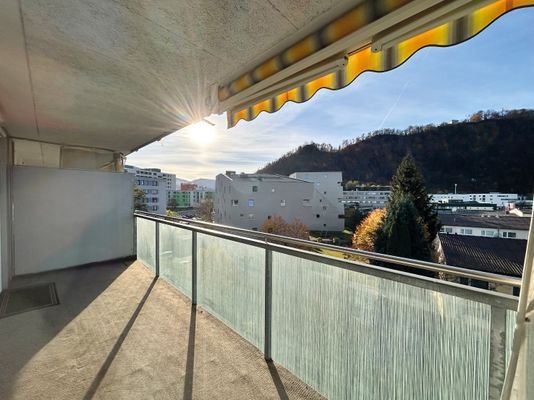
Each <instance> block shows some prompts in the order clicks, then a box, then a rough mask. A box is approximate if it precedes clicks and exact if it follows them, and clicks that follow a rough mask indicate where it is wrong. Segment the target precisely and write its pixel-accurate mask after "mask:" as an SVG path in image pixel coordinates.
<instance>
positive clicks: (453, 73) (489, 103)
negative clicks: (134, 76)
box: [127, 8, 534, 180]
mask: <svg viewBox="0 0 534 400" xmlns="http://www.w3.org/2000/svg"><path fill="white" fill-rule="evenodd" d="M533 38H534V8H527V9H520V10H515V11H512V12H511V13H508V14H507V15H505V16H503V17H501V18H500V19H498V20H497V21H496V22H494V23H493V24H492V25H490V26H489V27H488V28H487V29H486V30H484V31H483V32H481V33H480V34H479V35H477V36H476V37H474V38H473V39H471V40H468V41H467V42H464V43H462V44H460V45H457V46H453V47H448V48H425V49H422V50H420V51H419V52H417V53H416V54H415V55H414V56H413V57H412V58H411V59H409V60H408V61H407V62H406V63H405V64H403V65H401V66H400V67H398V68H396V69H394V70H392V71H388V72H384V73H373V72H366V73H364V74H363V75H361V76H360V77H358V78H357V79H356V80H355V81H354V82H353V83H352V84H351V85H349V86H348V87H346V88H344V89H341V90H338V91H330V90H325V89H323V90H320V91H319V92H318V93H317V94H316V95H315V96H314V97H313V98H312V99H311V100H309V101H308V102H306V103H302V104H294V103H288V104H286V105H284V107H282V109H281V110H280V111H278V112H276V113H274V114H267V113H262V114H261V115H260V116H258V117H257V118H256V119H255V120H253V121H250V122H247V121H241V122H239V123H238V124H237V126H236V127H234V128H232V129H226V115H225V114H223V115H212V116H210V117H209V118H208V120H209V121H211V122H212V123H214V124H215V126H213V127H211V126H209V125H208V124H206V123H200V124H195V125H194V126H190V127H187V128H184V129H181V130H180V131H177V132H175V133H173V134H171V135H169V136H167V137H165V138H164V139H162V140H161V141H159V142H155V143H153V144H150V145H148V146H146V147H144V148H142V149H140V150H139V151H137V152H135V153H132V154H131V155H129V156H128V158H127V163H128V164H131V165H136V166H139V167H145V168H147V167H156V168H161V169H162V170H163V171H165V172H171V173H174V174H176V176H177V177H179V178H183V179H190V180H192V179H195V178H210V179H214V178H215V176H216V175H217V174H219V173H221V172H224V171H226V170H234V171H237V172H255V171H256V170H258V169H259V168H261V167H263V166H265V165H266V164H267V163H268V162H271V161H274V160H276V159H277V158H279V157H280V156H282V155H283V154H285V153H287V152H288V151H290V150H292V149H294V148H296V147H298V146H299V145H302V144H304V143H306V142H308V143H309V142H311V141H314V142H317V143H330V144H332V145H333V146H338V145H339V144H341V143H342V142H343V140H345V139H353V138H356V137H358V136H361V135H362V134H365V133H367V132H371V131H374V130H377V129H381V128H396V129H404V128H406V127H408V126H410V125H426V124H429V123H434V124H439V123H441V122H445V121H450V120H452V119H458V120H461V119H464V118H466V117H467V116H468V115H471V114H472V113H474V112H476V111H478V110H488V109H492V110H501V109H514V108H534V39H533Z"/></svg>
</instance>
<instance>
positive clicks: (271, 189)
mask: <svg viewBox="0 0 534 400" xmlns="http://www.w3.org/2000/svg"><path fill="white" fill-rule="evenodd" d="M342 196H343V189H342V187H341V172H298V173H294V174H292V175H291V176H282V175H271V174H244V173H242V174H236V173H235V172H233V171H227V172H226V173H225V174H219V175H217V177H216V180H215V199H214V212H215V216H214V218H215V222H217V223H220V224H224V225H231V226H236V227H240V228H245V229H253V230H258V229H259V228H260V227H261V225H262V224H263V222H264V221H265V220H266V219H268V218H269V217H272V216H274V215H278V216H280V217H282V218H283V219H284V220H286V221H288V222H290V221H293V220H294V219H299V220H300V221H302V222H303V223H304V224H306V225H307V226H308V227H309V228H310V230H313V231H341V230H343V226H344V220H343V218H344V215H343V204H342V203H341V200H342Z"/></svg>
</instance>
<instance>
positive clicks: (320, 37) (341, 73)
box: [218, 0, 534, 128]
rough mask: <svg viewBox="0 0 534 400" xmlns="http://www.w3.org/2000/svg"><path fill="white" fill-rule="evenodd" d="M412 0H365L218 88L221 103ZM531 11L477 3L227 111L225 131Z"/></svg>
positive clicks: (502, 2)
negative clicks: (334, 67)
mask: <svg viewBox="0 0 534 400" xmlns="http://www.w3.org/2000/svg"><path fill="white" fill-rule="evenodd" d="M412 1H413V0H378V1H375V0H369V1H364V2H362V3H360V4H359V5H358V6H357V7H355V8H353V9H352V10H351V11H349V12H348V13H346V14H345V15H343V16H342V17H340V18H338V19H337V20H335V21H333V22H331V23H330V24H328V25H326V26H325V27H323V28H322V29H320V30H319V31H318V32H316V33H314V34H312V35H310V36H308V37H306V38H305V39H304V40H302V41H300V42H299V43H297V44H295V45H293V46H292V47H290V48H288V49H287V50H285V51H284V52H282V53H281V54H279V55H277V56H275V57H273V58H271V59H269V60H267V61H266V62H264V63H262V64H261V65H259V66H258V67H256V68H255V69H253V70H252V71H249V72H248V73H246V74H245V75H243V76H241V77H239V78H238V79H236V80H234V81H233V82H230V83H229V84H228V85H225V86H222V87H220V88H219V92H218V95H219V101H221V102H222V101H225V100H228V99H231V98H232V96H234V95H236V94H238V93H240V92H242V91H243V90H245V89H248V88H250V87H253V85H255V84H257V83H258V82H261V81H262V80H264V79H266V78H268V77H270V76H272V75H274V74H275V73H277V72H280V71H282V70H283V69H284V68H287V67H288V66H290V65H292V64H294V63H296V62H298V61H300V60H303V59H305V58H306V57H308V56H310V55H312V54H314V53H315V52H317V51H319V50H321V49H323V48H326V47H327V46H329V45H331V44H333V43H335V42H336V41H338V40H340V39H342V38H344V37H346V36H347V35H349V34H351V33H354V32H356V31H357V30H359V29H361V28H362V27H364V26H366V25H368V24H371V23H372V22H374V21H377V20H378V19H380V18H382V17H384V16H386V15H387V14H389V13H391V12H393V11H395V10H397V9H399V8H401V7H402V6H405V5H406V4H408V3H411V2H412ZM527 6H534V0H496V1H485V2H480V7H479V8H475V9H469V11H468V12H466V13H465V14H455V15H454V17H453V18H452V19H449V20H446V21H442V23H440V24H438V25H437V26H434V27H431V28H429V29H427V30H425V31H423V32H419V33H417V34H415V35H414V36H412V37H408V38H402V39H401V40H400V41H398V42H396V43H393V44H391V45H390V46H384V47H383V48H382V49H373V46H372V43H370V44H368V45H367V46H365V47H363V48H360V49H359V50H356V51H354V52H352V53H349V54H347V55H346V63H345V65H344V67H343V68H340V69H339V70H336V71H334V72H326V73H325V75H323V76H320V77H314V78H312V79H311V80H310V81H307V82H304V83H300V84H299V85H296V86H295V87H294V88H291V89H289V90H288V89H287V88H284V89H283V90H282V91H281V92H278V93H276V92H275V93H272V94H271V95H270V96H269V97H268V98H259V99H258V101H257V102H247V103H242V104H240V105H237V106H234V107H233V108H232V109H230V110H227V111H228V127H229V128H231V127H233V126H235V125H236V124H237V123H238V122H239V121H240V120H246V121H251V120H253V119H254V118H256V117H257V116H258V115H259V114H260V113H261V112H263V111H265V112H269V113H273V112H275V111H278V110H279V109H280V108H281V107H282V106H283V105H284V104H285V103H287V102H289V101H292V102H295V103H303V102H305V101H307V100H309V99H310V98H311V97H312V96H313V95H314V94H315V93H316V92H317V91H318V90H319V89H323V88H327V89H331V90H336V89H341V88H343V87H345V86H347V85H349V84H350V83H352V82H353V81H354V80H355V79H356V78H357V77H358V76H359V75H360V74H362V73H363V72H366V71H374V72H383V71H388V70H391V69H393V68H395V67H397V66H399V65H401V64H402V63H404V62H405V61H406V60H408V58H410V57H411V56H412V55H413V54H414V53H416V52H417V51H418V50H420V49H422V48H424V47H427V46H442V47H444V46H452V45H455V44H458V43H461V42H463V41H465V40H467V39H469V38H472V37H473V36H475V35H476V34H478V33H479V32H481V31H482V30H483V29H484V28H486V27H487V26H488V25H490V24H491V23H492V22H493V21H495V20H496V19H497V18H499V17H500V16H502V15H504V14H505V13H507V12H508V11H511V10H513V9H518V8H521V7H527Z"/></svg>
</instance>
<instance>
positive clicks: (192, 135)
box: [184, 121, 217, 146]
mask: <svg viewBox="0 0 534 400" xmlns="http://www.w3.org/2000/svg"><path fill="white" fill-rule="evenodd" d="M184 130H186V131H187V136H188V137H189V139H190V140H191V141H192V142H193V143H195V144H196V145H198V146H206V145H208V144H210V143H213V142H214V141H215V139H216V137H217V129H216V127H215V126H211V125H210V124H208V123H206V122H204V121H200V122H197V123H194V124H192V125H189V126H188V127H187V128H185V129H184Z"/></svg>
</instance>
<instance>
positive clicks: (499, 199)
mask: <svg viewBox="0 0 534 400" xmlns="http://www.w3.org/2000/svg"><path fill="white" fill-rule="evenodd" d="M431 196H432V200H431V201H432V202H434V203H448V202H450V201H464V202H477V203H490V204H495V205H496V206H497V207H504V206H505V205H506V204H508V203H514V202H516V201H518V200H520V197H519V195H518V194H517V193H500V192H490V193H467V194H460V193H436V194H431Z"/></svg>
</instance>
